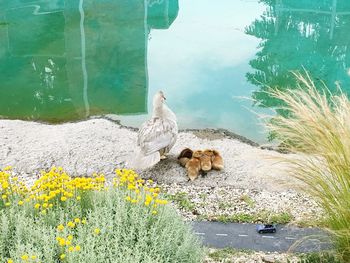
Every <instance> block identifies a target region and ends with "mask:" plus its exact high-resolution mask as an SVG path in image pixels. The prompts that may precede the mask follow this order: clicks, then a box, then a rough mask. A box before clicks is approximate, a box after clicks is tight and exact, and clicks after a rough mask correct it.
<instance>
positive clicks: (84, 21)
mask: <svg viewBox="0 0 350 263" xmlns="http://www.w3.org/2000/svg"><path fill="white" fill-rule="evenodd" d="M177 13H178V2H177V0H149V1H147V0H145V1H140V0H115V1H100V0H99V1H97V0H71V1H64V0H55V1H54V0H37V1H28V0H15V1H1V2H0V73H1V74H0V115H1V116H3V117H9V118H30V119H42V120H49V121H63V120H67V119H76V118H82V117H85V116H86V115H93V114H96V113H118V114H134V113H144V112H146V111H147V93H148V76H147V74H148V73H147V42H148V36H149V31H150V29H151V28H156V29H163V28H168V27H169V26H170V25H171V23H172V22H173V21H174V20H175V18H176V16H177Z"/></svg>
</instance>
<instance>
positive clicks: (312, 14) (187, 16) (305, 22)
mask: <svg viewBox="0 0 350 263" xmlns="http://www.w3.org/2000/svg"><path fill="white" fill-rule="evenodd" d="M349 32H350V1H347V0H323V1H319V0H303V1H300V0H265V1H260V2H258V1H244V0H220V2H218V1H213V0H190V1H188V0H179V1H177V0H149V1H141V0H99V1H97V0H96V1H92V0H71V1H64V0H41V1H28V0H12V1H1V2H0V116H2V117H4V118H21V119H33V120H43V121H49V122H64V121H71V120H77V119H84V118H86V117H88V116H92V115H99V114H115V115H118V118H120V119H121V120H122V122H123V123H125V124H126V125H132V126H138V125H140V123H141V122H142V121H144V120H145V119H146V118H147V117H148V112H150V106H151V105H149V102H150V101H151V98H152V96H153V94H154V93H155V92H156V91H157V90H160V89H161V90H163V91H164V92H165V94H166V96H167V101H168V105H169V106H170V107H171V108H172V109H173V110H174V112H175V113H176V115H177V117H178V122H179V126H180V127H181V128H205V127H210V128H226V129H229V130H231V131H233V132H236V133H239V134H241V135H244V136H246V137H248V138H250V139H252V140H255V141H258V142H264V141H265V140H266V132H265V131H264V129H263V128H262V126H261V125H260V124H259V118H258V116H257V114H266V113H273V112H274V111H273V109H274V108H275V107H276V106H278V105H279V102H278V101H275V100H273V99H271V98H270V97H269V96H267V95H266V93H265V92H264V91H265V90H266V87H267V86H270V87H273V88H276V89H286V88H288V87H294V86H295V80H294V79H293V77H292V76H291V74H290V71H291V70H302V69H303V67H304V68H305V69H307V70H308V71H309V72H310V73H311V74H312V76H313V77H314V78H315V80H316V81H321V80H323V81H325V82H326V84H327V85H329V86H330V88H331V90H336V85H337V84H340V85H341V86H342V88H343V89H344V90H345V91H346V92H348V91H350V85H349V84H350V56H349V52H350V51H349V50H350V49H349V45H350V34H349ZM253 99H254V101H255V102H253ZM278 114H280V113H279V112H278Z"/></svg>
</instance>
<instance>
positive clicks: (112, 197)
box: [0, 167, 203, 263]
mask: <svg viewBox="0 0 350 263" xmlns="http://www.w3.org/2000/svg"><path fill="white" fill-rule="evenodd" d="M0 194H1V198H0V229H2V231H1V232H0V243H1V244H3V246H2V247H3V249H0V258H1V259H4V260H5V262H33V263H34V262H36V263H39V262H48V263H50V262H53V263H58V262H69V263H71V262H74V263H82V262H84V263H85V262H87V263H89V262H94V263H95V262H101V263H102V262H108V261H110V260H111V259H113V262H116V263H119V262H139V261H141V260H144V259H146V258H149V259H152V261H147V260H146V261H145V262H169V260H170V261H172V262H201V259H202V256H203V250H202V248H201V246H200V245H199V242H198V240H197V239H196V238H195V237H194V236H193V234H192V233H191V231H190V229H189V227H188V226H187V225H185V224H184V223H183V222H182V220H181V218H180V217H179V216H178V215H177V214H176V213H175V212H174V211H173V209H172V208H171V207H168V206H166V204H167V200H165V199H162V198H161V196H162V195H161V193H160V189H159V188H158V187H157V186H156V184H155V183H154V182H152V181H150V180H148V181H145V180H143V179H141V178H139V176H138V175H137V174H136V173H135V172H134V171H132V170H128V169H122V170H121V169H117V170H116V171H115V177H114V178H113V179H112V182H111V183H109V182H107V179H106V177H105V176H104V175H103V174H94V175H93V176H92V177H71V176H69V175H68V174H67V173H66V172H65V171H64V170H63V169H62V168H60V167H57V168H56V167H53V168H52V169H50V170H49V171H47V172H44V171H43V172H41V175H40V177H39V179H37V180H36V181H35V182H34V183H33V184H32V185H31V186H26V185H25V184H24V183H23V182H21V180H19V179H18V178H17V177H15V176H13V173H12V172H11V168H10V167H7V168H6V169H2V170H0ZM169 246H172V249H169ZM179 249H180V250H181V251H182V252H181V253H182V254H181V253H178V252H177V251H178V250H179ZM128 251H134V253H131V254H130V253H129V252H128ZM184 259H185V261H184Z"/></svg>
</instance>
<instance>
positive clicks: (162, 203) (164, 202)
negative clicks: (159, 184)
mask: <svg viewBox="0 0 350 263" xmlns="http://www.w3.org/2000/svg"><path fill="white" fill-rule="evenodd" d="M167 203H168V201H167V200H161V199H157V200H156V204H159V205H166V204H167Z"/></svg>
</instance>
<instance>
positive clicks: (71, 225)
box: [67, 221, 75, 228]
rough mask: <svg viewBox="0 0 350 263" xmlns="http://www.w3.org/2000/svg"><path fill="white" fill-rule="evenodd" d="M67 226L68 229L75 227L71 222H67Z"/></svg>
mask: <svg viewBox="0 0 350 263" xmlns="http://www.w3.org/2000/svg"><path fill="white" fill-rule="evenodd" d="M67 226H68V227H70V228H73V227H75V224H74V223H73V222H72V221H69V222H68V223H67Z"/></svg>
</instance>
